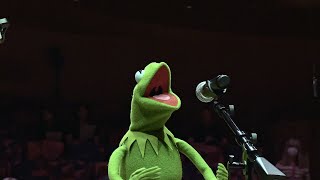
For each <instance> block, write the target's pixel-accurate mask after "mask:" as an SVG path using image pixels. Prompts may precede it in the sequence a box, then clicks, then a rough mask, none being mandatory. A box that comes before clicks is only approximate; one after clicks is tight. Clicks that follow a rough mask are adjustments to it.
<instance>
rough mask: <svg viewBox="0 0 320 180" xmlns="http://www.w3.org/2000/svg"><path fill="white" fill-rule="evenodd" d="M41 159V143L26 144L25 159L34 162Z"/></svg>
mask: <svg viewBox="0 0 320 180" xmlns="http://www.w3.org/2000/svg"><path fill="white" fill-rule="evenodd" d="M40 157H41V142H40V141H32V142H28V143H27V158H28V160H35V159H38V158H40Z"/></svg>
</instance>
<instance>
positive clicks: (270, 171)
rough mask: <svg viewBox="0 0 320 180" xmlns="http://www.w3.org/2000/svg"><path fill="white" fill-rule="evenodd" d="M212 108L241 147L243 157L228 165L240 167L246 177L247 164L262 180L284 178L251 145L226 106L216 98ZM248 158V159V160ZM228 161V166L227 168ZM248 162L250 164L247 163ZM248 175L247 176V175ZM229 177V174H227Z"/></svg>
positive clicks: (281, 179)
mask: <svg viewBox="0 0 320 180" xmlns="http://www.w3.org/2000/svg"><path fill="white" fill-rule="evenodd" d="M213 108H214V110H215V112H217V114H218V115H219V116H220V117H221V118H223V119H224V121H225V122H226V123H227V125H228V126H229V128H230V129H231V131H232V132H233V134H234V135H235V137H236V141H237V143H238V145H239V146H241V147H242V149H243V151H244V152H243V154H244V155H243V159H242V162H240V163H239V162H229V163H231V164H230V167H236V166H238V167H240V168H242V169H245V170H246V171H247V172H245V175H246V179H248V177H251V176H250V173H251V172H248V168H247V167H248V166H249V167H251V165H253V166H252V167H253V168H254V169H255V170H256V172H257V174H258V176H259V177H260V178H261V179H262V180H283V179H286V176H285V174H283V173H282V172H281V171H280V170H279V169H277V168H276V167H275V166H274V165H272V164H271V163H270V162H269V161H268V160H267V159H265V158H264V157H262V156H260V155H259V154H258V151H257V149H256V147H255V146H254V145H253V143H252V141H251V140H250V139H249V138H248V136H247V134H246V133H245V132H244V131H241V130H240V129H239V128H238V126H237V125H236V124H235V123H234V121H233V120H232V118H231V115H230V114H229V112H228V110H227V108H226V107H225V106H224V105H222V104H221V103H219V102H218V101H217V100H214V101H213ZM248 160H249V161H248ZM231 161H232V160H231ZM229 163H228V168H229ZM249 163H250V164H249ZM248 175H249V176H248ZM229 177H230V176H229Z"/></svg>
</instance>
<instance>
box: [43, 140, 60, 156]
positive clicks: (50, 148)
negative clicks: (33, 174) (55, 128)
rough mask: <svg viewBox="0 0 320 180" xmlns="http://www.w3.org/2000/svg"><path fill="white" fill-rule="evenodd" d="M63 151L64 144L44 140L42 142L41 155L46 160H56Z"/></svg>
mask: <svg viewBox="0 0 320 180" xmlns="http://www.w3.org/2000/svg"><path fill="white" fill-rule="evenodd" d="M63 151H64V144H63V143H62V142H59V141H51V140H44V141H43V142H42V155H43V157H44V158H45V159H46V160H49V161H52V160H56V159H58V158H59V157H60V156H61V154H62V153H63Z"/></svg>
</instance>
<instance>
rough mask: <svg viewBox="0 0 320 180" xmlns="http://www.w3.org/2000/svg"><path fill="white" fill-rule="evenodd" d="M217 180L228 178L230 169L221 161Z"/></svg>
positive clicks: (226, 179)
mask: <svg viewBox="0 0 320 180" xmlns="http://www.w3.org/2000/svg"><path fill="white" fill-rule="evenodd" d="M216 176H217V180H228V171H227V169H226V167H225V166H224V165H223V164H221V163H219V164H218V170H217V172H216Z"/></svg>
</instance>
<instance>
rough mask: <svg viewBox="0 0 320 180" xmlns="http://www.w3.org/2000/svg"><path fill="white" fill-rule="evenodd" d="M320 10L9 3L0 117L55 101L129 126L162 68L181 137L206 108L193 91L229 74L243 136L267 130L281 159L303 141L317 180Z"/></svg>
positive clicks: (305, 6)
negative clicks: (288, 143) (139, 94)
mask: <svg viewBox="0 0 320 180" xmlns="http://www.w3.org/2000/svg"><path fill="white" fill-rule="evenodd" d="M319 6H320V3H319V2H317V1H315V0H313V1H312V0H309V1H302V0H296V1H285V0H281V1H259V2H258V1H253V0H251V1H248V0H245V1H235V0H228V1H207V0H204V1H192V0H190V1H181V0H180V1H174V2H171V1H121V2H120V1H103V0H91V1H89V0H79V1H72V0H70V1H62V0H56V1H46V0H41V1H39V0H35V1H18V0H1V1H0V15H1V17H7V18H8V19H9V21H10V22H11V26H10V28H9V30H8V32H7V40H6V42H5V43H4V44H2V45H1V48H0V54H1V56H0V62H1V65H0V82H1V83H0V98H1V102H0V104H1V107H2V114H3V115H2V116H5V114H6V110H7V109H9V108H10V107H12V106H16V105H17V104H28V106H29V107H30V108H31V107H33V106H34V107H37V106H40V105H41V104H53V106H57V107H59V108H60V111H61V112H63V110H64V107H66V106H68V105H69V104H73V103H80V102H81V103H83V102H85V103H89V104H91V105H93V107H94V108H93V109H94V112H93V114H95V118H96V120H97V121H99V122H104V123H105V124H107V125H108V127H109V128H111V129H112V127H113V126H119V125H120V126H123V127H126V126H128V125H129V111H130V101H131V95H132V90H133V87H134V85H135V81H134V74H135V72H136V71H137V70H139V69H142V68H143V67H144V66H146V65H147V64H148V63H149V62H151V61H157V62H159V61H165V62H167V63H168V64H169V66H170V67H171V71H172V88H173V91H174V92H175V93H176V94H178V96H179V97H180V98H181V100H182V107H181V109H180V110H179V111H178V112H176V113H175V115H174V117H176V118H175V119H177V120H176V121H175V122H169V124H168V126H169V127H170V128H171V129H176V130H177V131H179V130H178V129H179V128H180V127H184V126H185V124H188V123H189V124H192V123H194V122H195V121H197V115H198V114H199V112H200V111H201V109H202V108H203V107H204V106H205V105H203V104H202V103H201V102H199V101H198V100H197V99H196V97H195V95H194V91H195V87H196V85H197V84H198V83H199V82H201V81H203V80H206V79H210V78H212V77H214V76H215V75H216V74H219V73H226V74H228V75H230V77H231V87H230V89H229V91H228V94H227V95H226V97H225V99H224V101H225V102H226V103H232V104H235V105H236V112H237V114H236V118H235V120H236V123H237V124H238V125H239V127H240V128H242V129H244V130H248V131H255V132H258V133H259V135H260V136H261V138H262V140H263V142H262V143H263V144H264V146H266V149H267V153H266V155H267V156H268V158H270V159H271V160H272V161H273V162H276V161H277V159H278V158H279V156H280V155H275V154H274V153H275V152H277V151H278V152H280V151H281V150H279V149H278V150H277V149H276V148H278V147H279V146H280V145H279V144H280V143H281V142H282V140H283V139H285V138H287V137H288V136H290V135H292V134H295V135H297V136H299V137H301V138H302V139H304V140H305V141H304V142H305V145H306V149H308V151H310V159H311V169H312V170H313V172H314V173H313V174H312V176H313V179H317V178H319V175H318V174H316V173H315V171H316V170H317V164H316V162H317V160H319V158H320V157H319V154H318V153H317V152H319V150H320V149H319V145H318V144H317V142H318V138H320V137H319V136H320V134H319V131H318V127H319V126H318V125H319V116H320V115H319V113H320V112H319V106H320V104H319V103H318V102H317V101H316V100H315V99H314V98H313V96H312V76H313V74H312V66H313V64H316V65H317V67H318V69H320V65H319V64H320V61H319V58H320V51H319V47H320V46H319V45H320V40H319V30H320V25H319V22H320V21H319V20H320V11H319V9H318V8H319ZM59 61H61V62H62V61H63V63H59ZM57 69H58V70H57ZM126 117H127V118H126ZM215 118H218V117H215ZM119 119H121V121H119ZM171 121H174V119H172V120H171ZM182 124H183V125H182ZM186 133H188V132H186ZM184 136H188V134H184ZM273 140H274V141H273ZM278 154H280V153H278ZM312 170H311V171H312Z"/></svg>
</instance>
